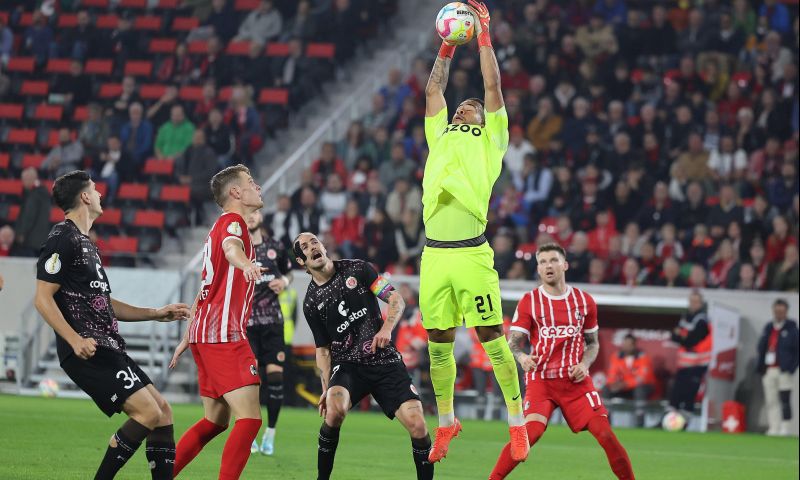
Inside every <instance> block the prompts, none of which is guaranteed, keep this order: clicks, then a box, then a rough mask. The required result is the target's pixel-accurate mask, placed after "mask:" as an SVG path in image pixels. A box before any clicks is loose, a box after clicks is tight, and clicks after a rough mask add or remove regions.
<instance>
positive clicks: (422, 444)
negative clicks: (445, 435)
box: [411, 435, 433, 480]
mask: <svg viewBox="0 0 800 480" xmlns="http://www.w3.org/2000/svg"><path fill="white" fill-rule="evenodd" d="M430 451H431V437H430V435H425V437H423V438H412V439H411V453H412V454H413V455H414V466H415V467H417V480H432V479H433V464H432V463H431V462H429V461H428V454H429V453H430Z"/></svg>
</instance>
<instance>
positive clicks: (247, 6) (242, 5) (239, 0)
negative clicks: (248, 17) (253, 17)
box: [233, 0, 261, 11]
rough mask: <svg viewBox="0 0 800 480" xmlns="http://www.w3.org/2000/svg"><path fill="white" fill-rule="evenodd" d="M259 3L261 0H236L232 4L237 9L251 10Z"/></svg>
mask: <svg viewBox="0 0 800 480" xmlns="http://www.w3.org/2000/svg"><path fill="white" fill-rule="evenodd" d="M259 3H261V0H236V1H235V2H234V4H233V8H234V9H235V10H239V11H242V10H246V11H252V10H255V9H256V8H258V4H259Z"/></svg>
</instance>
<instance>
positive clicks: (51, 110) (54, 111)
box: [33, 103, 64, 122]
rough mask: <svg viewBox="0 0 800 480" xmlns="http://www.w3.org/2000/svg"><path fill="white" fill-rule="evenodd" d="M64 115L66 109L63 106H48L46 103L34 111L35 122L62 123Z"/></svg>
mask: <svg viewBox="0 0 800 480" xmlns="http://www.w3.org/2000/svg"><path fill="white" fill-rule="evenodd" d="M63 114H64V107H62V106H61V105H48V104H46V103H42V104H40V105H37V106H36V109H35V110H34V111H33V118H34V120H44V121H50V122H60V121H61V116H62V115H63Z"/></svg>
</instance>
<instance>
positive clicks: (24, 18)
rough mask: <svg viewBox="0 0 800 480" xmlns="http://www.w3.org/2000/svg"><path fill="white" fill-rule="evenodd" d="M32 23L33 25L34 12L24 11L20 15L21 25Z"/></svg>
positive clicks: (26, 25)
mask: <svg viewBox="0 0 800 480" xmlns="http://www.w3.org/2000/svg"><path fill="white" fill-rule="evenodd" d="M31 25H33V13H31V12H23V13H22V15H20V16H19V26H20V27H30V26H31Z"/></svg>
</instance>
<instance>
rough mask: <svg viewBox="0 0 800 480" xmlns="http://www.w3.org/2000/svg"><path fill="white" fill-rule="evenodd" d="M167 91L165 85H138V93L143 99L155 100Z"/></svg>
mask: <svg viewBox="0 0 800 480" xmlns="http://www.w3.org/2000/svg"><path fill="white" fill-rule="evenodd" d="M166 91H167V86H166V85H161V84H156V83H151V84H146V85H142V86H141V87H139V95H140V96H141V97H142V98H143V99H145V100H156V99H159V98H161V97H162V96H163V95H164V92H166Z"/></svg>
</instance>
